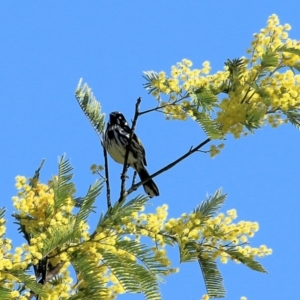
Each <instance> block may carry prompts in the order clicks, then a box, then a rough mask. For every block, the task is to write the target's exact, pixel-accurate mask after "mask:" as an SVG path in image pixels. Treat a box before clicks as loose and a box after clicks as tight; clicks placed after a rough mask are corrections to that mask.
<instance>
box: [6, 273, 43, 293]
mask: <svg viewBox="0 0 300 300" xmlns="http://www.w3.org/2000/svg"><path fill="white" fill-rule="evenodd" d="M8 273H9V274H10V275H12V276H13V277H15V278H16V279H17V280H18V281H19V282H21V283H23V284H24V285H25V287H26V288H28V289H30V290H32V291H33V292H34V293H35V294H37V295H39V296H42V297H46V293H45V292H44V290H43V288H42V285H41V284H39V283H37V282H36V281H35V280H34V279H33V278H32V277H31V276H29V275H27V274H25V273H24V271H21V270H9V272H8ZM1 299H2V298H1Z"/></svg>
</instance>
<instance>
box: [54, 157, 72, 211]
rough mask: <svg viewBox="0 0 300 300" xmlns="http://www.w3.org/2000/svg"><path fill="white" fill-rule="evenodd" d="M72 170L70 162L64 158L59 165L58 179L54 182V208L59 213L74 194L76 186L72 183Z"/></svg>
mask: <svg viewBox="0 0 300 300" xmlns="http://www.w3.org/2000/svg"><path fill="white" fill-rule="evenodd" d="M72 170H73V168H72V167H71V165H70V163H69V160H65V158H64V156H62V157H61V158H60V160H59V163H58V178H57V179H54V180H53V191H54V207H55V210H56V211H59V210H60V208H61V207H62V206H63V205H65V204H66V201H67V200H68V198H69V197H71V196H72V194H73V193H74V184H73V183H72V182H70V180H71V179H72V177H73V174H71V173H70V172H71V171H72Z"/></svg>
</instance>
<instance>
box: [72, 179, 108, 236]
mask: <svg viewBox="0 0 300 300" xmlns="http://www.w3.org/2000/svg"><path fill="white" fill-rule="evenodd" d="M103 184H104V180H103V179H102V180H97V181H96V182H95V183H94V184H93V185H92V186H90V188H89V190H88V192H87V195H86V196H85V197H84V198H83V199H82V203H81V206H80V210H79V212H78V213H77V215H76V219H75V224H74V232H77V231H78V229H79V225H80V223H81V222H85V221H87V218H88V216H89V215H90V213H91V212H92V211H93V209H94V208H95V207H94V206H93V204H94V203H95V200H96V198H97V197H98V196H99V195H100V193H101V190H102V188H103Z"/></svg>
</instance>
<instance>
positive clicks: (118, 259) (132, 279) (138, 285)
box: [101, 251, 161, 300]
mask: <svg viewBox="0 0 300 300" xmlns="http://www.w3.org/2000/svg"><path fill="white" fill-rule="evenodd" d="M101 254H102V256H103V258H104V260H105V262H106V265H107V267H108V268H109V269H110V271H111V272H112V273H113V274H114V275H115V276H116V278H117V279H118V281H119V282H120V284H121V285H122V286H123V288H124V289H125V290H126V291H127V292H131V293H143V294H144V295H145V297H146V299H149V300H150V299H151V300H160V299H161V296H160V293H159V287H158V283H157V279H156V276H155V274H154V273H152V272H149V271H148V270H147V269H146V268H144V267H143V266H142V265H140V264H138V263H137V262H135V261H133V260H131V259H129V258H128V257H126V256H120V255H118V254H114V253H109V252H107V251H105V252H103V253H101Z"/></svg>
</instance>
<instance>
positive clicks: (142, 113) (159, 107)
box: [138, 93, 190, 116]
mask: <svg viewBox="0 0 300 300" xmlns="http://www.w3.org/2000/svg"><path fill="white" fill-rule="evenodd" d="M189 97H190V94H189V93H187V94H185V95H184V96H182V97H181V98H179V99H177V100H175V101H174V102H171V103H167V104H164V105H160V106H157V107H155V108H150V109H148V110H144V111H141V112H139V113H138V115H139V116H141V115H144V114H147V113H149V112H152V111H159V110H160V109H162V108H164V107H167V106H169V105H175V104H177V103H178V102H180V101H182V100H183V99H186V98H189Z"/></svg>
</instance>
